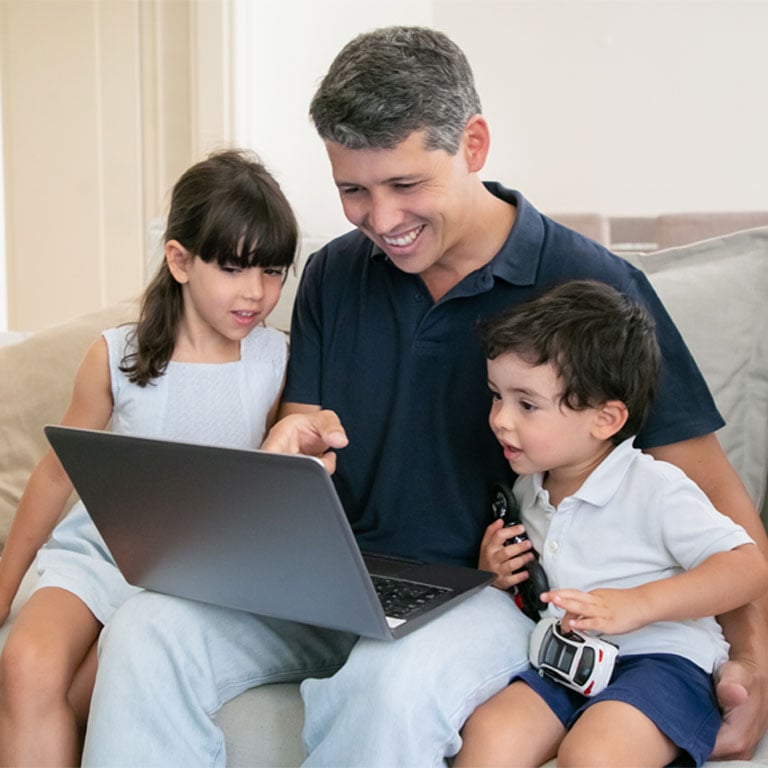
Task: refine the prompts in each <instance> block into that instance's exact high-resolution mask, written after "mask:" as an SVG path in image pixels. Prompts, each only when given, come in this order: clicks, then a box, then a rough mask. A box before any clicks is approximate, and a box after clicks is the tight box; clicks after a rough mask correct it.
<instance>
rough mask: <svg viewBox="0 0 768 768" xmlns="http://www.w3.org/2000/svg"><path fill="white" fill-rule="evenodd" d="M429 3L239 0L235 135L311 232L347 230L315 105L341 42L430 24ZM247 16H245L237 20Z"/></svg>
mask: <svg viewBox="0 0 768 768" xmlns="http://www.w3.org/2000/svg"><path fill="white" fill-rule="evenodd" d="M433 4H434V3H433V2H432V1H431V0H387V2H378V1H374V0H322V2H316V0H282V1H281V2H273V3H263V2H253V0H237V2H236V11H235V19H236V21H235V28H236V31H235V34H236V36H237V37H236V40H235V46H236V50H238V51H239V54H240V61H239V66H240V72H241V76H242V82H241V84H240V86H241V90H240V93H239V95H238V96H237V97H236V99H235V103H234V105H233V108H234V112H235V125H236V130H235V139H236V141H238V142H241V143H244V144H246V145H247V146H250V147H251V148H252V149H254V150H256V151H257V152H258V153H259V155H260V156H261V158H262V160H263V161H264V162H265V163H266V164H267V165H268V167H269V168H270V170H271V171H272V172H273V173H274V174H275V176H276V177H277V178H278V180H279V181H280V183H281V185H282V187H283V189H284V191H285V193H286V194H287V196H288V198H289V199H290V201H291V202H292V204H293V205H294V207H295V209H296V213H297V216H298V217H299V221H300V225H301V227H302V229H303V230H304V231H305V233H307V234H308V235H310V236H324V235H331V234H338V233H340V232H344V231H346V230H347V229H349V225H348V224H347V222H346V220H345V219H344V217H343V215H342V213H341V206H340V205H339V202H338V197H337V195H336V190H335V187H334V186H333V182H332V180H331V175H330V169H329V166H328V160H327V157H326V155H325V150H324V147H323V144H322V142H321V141H320V139H319V138H318V136H317V134H316V133H315V130H314V128H313V127H312V125H311V122H310V120H309V115H308V112H309V103H310V101H311V99H312V95H313V94H314V91H315V88H316V87H317V85H318V83H319V81H320V79H321V78H322V76H323V75H324V74H325V72H326V70H327V69H328V66H329V65H330V63H331V61H332V59H333V57H334V56H335V55H336V54H337V53H338V52H339V50H340V49H341V47H342V46H343V45H344V44H345V43H347V42H348V41H349V40H350V39H352V37H354V36H355V35H356V34H358V33H359V32H363V31H366V30H368V29H373V28H375V27H380V26H385V25H388V24H423V25H430V24H431V23H432V6H433ZM238 16H241V18H243V19H244V21H243V22H242V23H241V22H238V21H237V17H238Z"/></svg>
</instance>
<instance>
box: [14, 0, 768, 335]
mask: <svg viewBox="0 0 768 768" xmlns="http://www.w3.org/2000/svg"><path fill="white" fill-rule="evenodd" d="M177 18H182V19H183V20H185V24H181V25H180V24H179V23H177V21H176V19H177ZM41 19H42V20H41ZM11 22H13V23H12V24H11ZM385 24H425V25H432V26H436V27H438V28H440V29H443V30H444V31H446V32H447V33H448V34H449V35H450V36H451V37H453V38H454V39H455V40H456V41H457V42H458V43H459V44H460V45H461V46H462V47H463V48H464V49H465V51H466V52H467V54H468V56H469V59H470V62H471V63H472V65H473V68H474V70H475V75H476V77H477V81H478V86H479V90H480V95H481V98H482V101H483V105H484V112H485V114H486V116H487V117H488V119H489V121H490V124H491V131H492V136H493V147H492V151H491V155H490V158H489V162H488V165H487V168H486V173H485V174H484V175H485V176H486V178H496V179H498V180H500V181H503V182H504V183H506V184H508V185H509V186H513V187H516V188H518V189H520V190H521V191H523V193H524V194H526V196H527V197H529V199H531V200H532V201H533V202H534V203H535V204H536V205H538V206H539V207H540V208H542V209H544V210H546V211H550V212H561V213H563V212H578V211H589V210H598V211H601V212H603V213H606V214H613V215H655V214H657V213H661V212H671V211H696V210H755V209H763V210H766V209H768V194H767V193H766V186H767V185H766V183H765V180H766V179H767V178H768V151H766V149H765V143H766V142H765V138H764V137H765V136H768V98H766V93H768V83H767V82H766V80H768V45H766V44H765V33H766V30H767V29H768V0H388V1H387V2H381V0H319V1H318V0H122V2H116V3H114V2H104V0H36V2H34V3H30V2H27V0H0V65H5V69H4V75H7V79H4V82H3V88H4V93H3V101H4V109H5V120H6V121H7V123H6V125H5V128H7V130H6V131H5V138H4V142H5V150H6V156H5V173H6V179H8V178H11V179H12V182H11V183H7V184H6V189H5V194H6V211H8V212H9V215H8V217H7V221H6V225H7V234H8V252H7V261H8V265H7V267H8V268H7V274H8V285H9V286H10V288H9V289H8V294H6V291H5V288H4V286H3V279H4V278H5V276H6V275H5V274H4V273H3V271H2V265H1V264H0V293H2V295H3V296H7V298H8V301H7V307H8V314H9V318H10V321H11V325H12V327H14V328H19V329H24V330H32V329H35V328H37V327H43V326H45V325H49V324H52V323H53V322H57V321H59V320H62V319H65V318H66V317H67V316H72V315H73V314H76V313H79V312H81V311H87V310H89V309H94V308H96V307H98V306H103V305H104V304H105V303H109V302H112V301H115V300H116V299H118V298H122V297H124V296H128V295H132V294H134V293H135V292H136V291H137V289H138V287H139V283H140V279H141V277H142V276H143V272H144V269H143V267H144V263H143V260H142V258H140V256H139V254H138V253H137V252H138V251H139V250H140V248H141V247H142V243H141V241H142V237H143V234H144V233H145V232H146V226H147V224H148V221H149V220H150V219H151V218H152V217H154V216H158V215H161V214H162V213H163V211H162V209H161V206H160V205H159V204H158V203H159V201H162V200H164V199H165V197H166V194H167V190H168V187H169V186H170V184H171V183H172V181H173V179H175V178H176V176H177V175H178V173H179V172H180V171H181V169H182V168H183V167H185V166H186V165H187V164H188V162H189V158H190V157H192V159H197V156H198V155H199V154H201V153H203V152H204V151H207V150H208V149H210V148H212V147H214V146H216V145H219V144H223V143H228V142H232V141H233V140H234V141H235V142H237V143H242V144H245V145H247V146H251V147H252V148H254V149H255V150H257V151H258V152H259V153H260V154H261V156H262V157H263V159H264V160H265V162H266V163H267V165H268V166H269V167H270V168H271V170H272V171H273V172H274V173H275V175H276V176H277V177H278V179H279V180H280V182H281V183H282V185H283V187H284V188H285V190H286V192H287V194H288V197H289V199H290V200H291V202H292V203H293V205H294V207H295V209H296V211H297V214H298V216H299V220H300V223H301V226H302V228H303V230H304V232H305V234H306V235H307V236H308V237H309V238H320V239H321V238H324V237H327V236H330V235H334V234H337V233H339V232H341V231H344V230H346V229H347V228H348V225H347V223H346V221H345V220H344V218H343V216H342V213H341V207H340V205H339V202H338V199H337V195H336V192H335V189H334V187H333V184H332V182H331V177H330V172H329V168H328V161H327V158H326V156H325V152H324V149H323V146H322V143H321V142H320V140H319V138H318V137H317V136H316V135H315V132H314V130H313V128H312V127H311V124H310V122H309V118H308V116H307V109H308V106H309V102H310V99H311V96H312V94H313V92H314V90H315V88H316V85H317V83H318V81H319V79H320V78H321V77H322V76H323V74H324V73H325V71H326V70H327V67H328V65H329V64H330V62H331V60H332V58H333V57H334V55H335V54H336V53H337V51H338V50H339V49H340V48H341V46H342V45H343V44H344V43H346V42H347V41H348V40H349V39H350V38H352V37H353V36H354V35H355V34H357V33H358V32H362V31H365V30H368V29H371V28H373V27H377V26H381V25H385ZM70 28H74V29H75V30H76V32H77V34H74V33H72V32H70V31H69V30H70ZM9 30H11V31H9ZM93 30H96V32H97V33H98V34H95V33H94V31H93ZM62 31H63V32H64V34H62ZM11 32H12V34H11ZM78 35H79V36H78ZM96 42H98V45H97V44H96ZM231 55H234V57H235V66H233V69H232V70H230V69H229V66H230V62H229V61H228V60H227V58H228V57H229V56H231ZM94 62H95V64H94ZM94 66H96V69H95V70H92V68H93V67H94ZM73 73H74V74H73ZM83 73H84V74H83ZM158 73H161V74H162V77H161V76H159V74H158ZM233 79H234V81H235V82H234V87H233V90H232V92H231V93H230V85H231V81H232V80H233ZM154 84H157V87H154ZM161 86H162V87H161ZM164 89H165V90H164ZM131 109H133V111H132V112H131V111H130V110H131ZM91 113H92V114H91ZM27 115H28V116H27ZM139 120H141V123H139ZM99 125H100V126H101V128H100V129H98V126H99ZM126 136H127V137H128V138H126ZM131 137H133V138H131ZM20 142H21V143H20ZM78 152H81V153H82V154H83V155H84V157H85V158H86V161H87V162H83V161H80V160H78V155H77V153H78ZM94 158H97V159H98V162H96V161H95V160H94ZM99 158H100V159H99ZM139 166H141V167H139ZM41 180H44V183H42V184H41ZM83 190H86V191H87V194H85V193H83ZM91 190H95V191H94V192H91ZM62 203H67V205H62ZM74 208H77V211H78V214H77V216H73V215H72V214H71V213H70V210H71V209H74ZM11 214H12V215H11ZM41 221H42V222H45V226H44V229H45V233H44V236H43V238H42V239H43V240H44V241H45V248H43V249H40V247H39V243H40V242H41V236H40V230H39V222H41ZM73 272H75V273H76V274H77V276H78V279H77V282H76V284H72V286H71V288H68V289H67V290H65V291H62V290H61V287H62V285H65V284H67V283H68V282H71V281H72V274H73ZM3 304H4V301H3V300H0V324H2V308H3Z"/></svg>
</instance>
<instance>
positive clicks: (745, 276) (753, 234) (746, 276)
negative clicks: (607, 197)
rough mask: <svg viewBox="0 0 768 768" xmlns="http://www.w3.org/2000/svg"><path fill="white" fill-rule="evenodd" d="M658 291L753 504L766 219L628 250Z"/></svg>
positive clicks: (763, 352) (760, 417) (763, 438)
mask: <svg viewBox="0 0 768 768" xmlns="http://www.w3.org/2000/svg"><path fill="white" fill-rule="evenodd" d="M627 258H629V260H630V261H632V262H633V263H635V264H636V265H637V266H639V267H640V268H641V269H642V270H643V271H644V272H645V273H646V274H647V275H648V278H649V280H650V281H651V283H652V284H653V287H654V288H655V289H656V291H657V292H658V294H659V296H660V297H661V299H662V301H663V302H664V304H665V306H666V307H667V309H668V311H669V313H670V314H671V315H672V318H673V319H674V321H675V323H676V324H677V326H678V328H679V329H680V332H681V333H682V334H683V337H684V338H685V340H686V342H687V344H688V346H689V348H690V350H691V352H692V354H693V356H694V358H695V359H696V361H697V363H698V364H699V366H700V368H701V370H702V373H703V374H704V377H705V378H706V380H707V383H708V384H709V387H710V389H711V390H712V393H713V395H714V397H715V401H716V402H717V405H718V407H719V409H720V412H721V413H722V415H723V418H725V420H726V426H725V427H724V428H723V429H722V430H721V431H720V432H719V433H718V437H719V438H720V442H721V444H722V445H723V448H724V449H725V451H726V453H727V454H728V457H729V458H730V460H731V463H732V464H733V465H734V467H735V468H736V470H737V471H738V473H739V475H740V476H741V478H742V480H743V481H744V484H745V485H746V487H747V490H748V491H749V494H750V496H751V497H752V499H753V501H754V502H755V504H756V505H757V507H758V509H760V507H761V505H762V504H763V501H764V499H765V492H766V474H768V338H767V334H766V331H768V301H767V299H768V227H760V228H757V229H751V230H745V231H742V232H736V233H733V234H730V235H725V236H723V237H717V238H712V239H710V240H703V241H701V242H698V243H693V244H691V245H686V246H680V247H676V248H667V249H665V250H661V251H655V252H653V253H647V254H635V255H632V256H627Z"/></svg>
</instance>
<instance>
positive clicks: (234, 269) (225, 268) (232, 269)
mask: <svg viewBox="0 0 768 768" xmlns="http://www.w3.org/2000/svg"><path fill="white" fill-rule="evenodd" d="M221 271H222V272H225V273H226V274H228V275H238V274H240V272H242V270H241V269H240V267H232V266H229V265H227V264H222V265H221Z"/></svg>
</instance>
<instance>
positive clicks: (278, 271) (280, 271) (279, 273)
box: [264, 267, 286, 280]
mask: <svg viewBox="0 0 768 768" xmlns="http://www.w3.org/2000/svg"><path fill="white" fill-rule="evenodd" d="M264 274H265V275H269V276H270V277H279V278H280V279H281V280H282V278H284V277H285V275H286V270H285V267H265V268H264Z"/></svg>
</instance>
